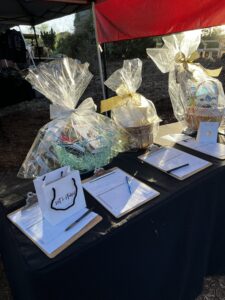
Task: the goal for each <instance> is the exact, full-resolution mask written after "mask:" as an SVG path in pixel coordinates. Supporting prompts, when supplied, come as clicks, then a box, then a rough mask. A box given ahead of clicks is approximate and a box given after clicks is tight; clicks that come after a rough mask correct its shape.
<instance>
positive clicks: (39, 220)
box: [7, 202, 102, 258]
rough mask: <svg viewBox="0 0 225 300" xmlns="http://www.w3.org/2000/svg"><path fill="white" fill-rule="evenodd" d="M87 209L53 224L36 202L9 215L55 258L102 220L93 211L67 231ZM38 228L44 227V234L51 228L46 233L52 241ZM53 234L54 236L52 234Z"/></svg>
mask: <svg viewBox="0 0 225 300" xmlns="http://www.w3.org/2000/svg"><path fill="white" fill-rule="evenodd" d="M87 210H88V209H87V208H85V209H83V210H82V211H80V212H79V214H76V215H73V216H71V217H69V218H68V219H66V220H65V221H63V222H61V223H60V224H57V225H51V224H50V223H49V222H48V221H47V220H45V219H44V218H43V216H42V213H41V209H40V207H39V205H38V203H37V202H36V203H34V204H32V205H31V206H30V207H28V208H24V207H22V208H20V209H17V210H16V211H14V212H12V213H10V214H8V215H7V217H8V218H9V220H10V221H11V222H12V223H13V224H14V225H15V226H16V227H17V228H19V229H20V230H21V231H22V232H23V233H24V234H25V235H26V236H27V237H28V238H29V239H30V240H31V241H32V242H33V243H34V244H35V245H36V246H37V247H38V248H39V249H40V250H41V251H43V252H44V253H45V254H46V255H47V256H48V257H49V258H54V257H55V256H57V255H58V254H59V253H61V252H62V251H63V250H65V249H66V248H67V247H69V246H70V245H71V244H72V243H74V242H75V241H76V240H78V239H79V238H80V237H81V236H83V235H84V234H85V233H86V232H88V231H89V230H90V229H92V228H93V227H94V226H95V225H97V224H98V223H99V222H100V221H101V220H102V217H101V216H100V215H98V214H96V213H94V212H91V213H90V214H88V215H87V216H85V218H83V219H82V220H81V221H80V222H78V223H77V224H76V225H75V226H73V227H72V228H71V229H70V230H68V231H66V228H68V226H70V224H71V223H73V222H74V220H76V219H78V218H79V217H80V216H81V215H82V214H84V213H85V211H87ZM34 220H35V221H34ZM32 222H33V223H32ZM30 224H31V225H30ZM38 228H39V230H40V228H43V232H40V235H41V234H42V233H43V234H44V230H49V233H48V234H47V233H46V235H47V236H48V237H49V238H50V241H48V242H46V241H45V240H43V239H42V238H41V237H40V236H38V234H35V230H38ZM52 234H53V236H51V235H52ZM48 237H47V239H48Z"/></svg>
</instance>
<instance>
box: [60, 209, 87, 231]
mask: <svg viewBox="0 0 225 300" xmlns="http://www.w3.org/2000/svg"><path fill="white" fill-rule="evenodd" d="M91 212H92V209H88V210H87V211H86V212H85V213H84V214H83V215H81V216H80V217H79V218H78V219H76V220H75V221H74V222H73V223H71V224H70V225H69V226H68V227H66V229H65V231H68V230H70V229H71V228H72V227H73V226H75V225H76V224H77V223H79V222H80V221H81V220H82V219H83V218H85V217H86V216H87V215H89V214H90V213H91Z"/></svg>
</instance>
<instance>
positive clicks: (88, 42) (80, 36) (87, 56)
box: [56, 10, 162, 65]
mask: <svg viewBox="0 0 225 300" xmlns="http://www.w3.org/2000/svg"><path fill="white" fill-rule="evenodd" d="M74 27H75V31H74V33H73V34H68V35H63V36H57V46H56V50H57V52H58V53H62V54H65V55H67V56H69V57H72V58H77V59H79V60H81V61H82V62H84V61H88V62H89V63H90V64H91V65H96V63H97V50H96V41H95V31H94V26H93V18H92V13H91V10H90V11H85V12H81V13H78V14H76V17H75V20H74ZM160 43H162V39H161V38H160V37H153V38H143V39H136V40H128V41H121V42H116V43H109V44H107V47H106V48H107V60H114V59H118V58H119V59H121V58H123V59H127V58H134V57H140V58H144V57H146V48H151V47H155V46H156V44H160Z"/></svg>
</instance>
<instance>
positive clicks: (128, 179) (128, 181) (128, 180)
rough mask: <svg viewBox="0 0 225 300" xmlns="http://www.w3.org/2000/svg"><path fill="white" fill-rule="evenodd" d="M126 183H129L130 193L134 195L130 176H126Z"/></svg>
mask: <svg viewBox="0 0 225 300" xmlns="http://www.w3.org/2000/svg"><path fill="white" fill-rule="evenodd" d="M126 183H127V186H128V190H129V193H130V194H132V190H131V184H130V178H129V177H128V176H126Z"/></svg>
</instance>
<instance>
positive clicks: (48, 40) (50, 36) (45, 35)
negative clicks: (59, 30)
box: [41, 28, 56, 50]
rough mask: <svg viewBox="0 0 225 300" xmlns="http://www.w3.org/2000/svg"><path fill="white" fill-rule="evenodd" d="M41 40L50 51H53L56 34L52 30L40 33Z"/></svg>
mask: <svg viewBox="0 0 225 300" xmlns="http://www.w3.org/2000/svg"><path fill="white" fill-rule="evenodd" d="M41 38H42V40H43V43H44V45H45V46H46V47H48V48H50V49H51V50H54V49H55V40H56V33H55V31H54V30H53V29H52V28H51V30H50V31H41Z"/></svg>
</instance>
